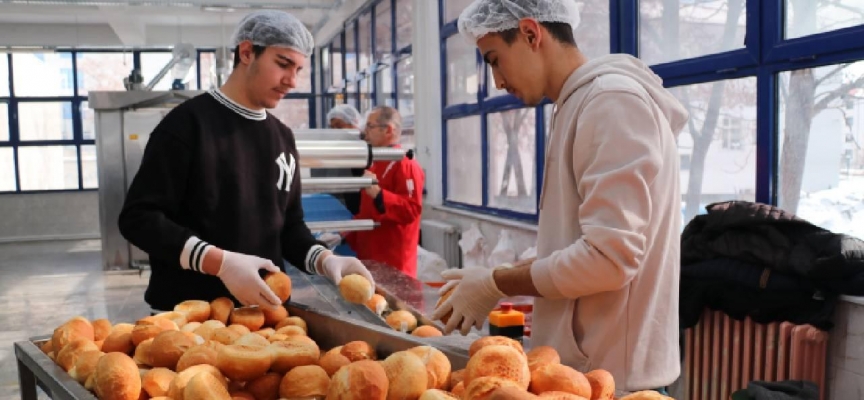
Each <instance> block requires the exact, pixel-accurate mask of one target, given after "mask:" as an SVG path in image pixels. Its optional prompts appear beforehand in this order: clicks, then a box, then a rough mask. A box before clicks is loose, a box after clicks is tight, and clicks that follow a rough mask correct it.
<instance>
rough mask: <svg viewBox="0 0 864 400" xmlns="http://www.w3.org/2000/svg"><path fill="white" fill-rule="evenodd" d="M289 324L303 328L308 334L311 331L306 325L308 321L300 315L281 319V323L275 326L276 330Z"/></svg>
mask: <svg viewBox="0 0 864 400" xmlns="http://www.w3.org/2000/svg"><path fill="white" fill-rule="evenodd" d="M289 325H293V326H299V327H301V328H303V332H306V333H307V334H308V332H309V327H308V326H306V321H304V320H303V318H300V317H288V318H285V319H283V320H281V321H279V323H278V324H276V326H275V328H276V332H279V330H280V329H282V328H284V327H286V326H289Z"/></svg>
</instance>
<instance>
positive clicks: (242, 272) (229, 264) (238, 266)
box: [216, 250, 282, 309]
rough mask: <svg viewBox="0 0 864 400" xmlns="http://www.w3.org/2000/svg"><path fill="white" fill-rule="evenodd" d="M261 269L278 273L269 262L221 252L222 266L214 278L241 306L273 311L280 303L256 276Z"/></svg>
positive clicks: (244, 255) (277, 268)
mask: <svg viewBox="0 0 864 400" xmlns="http://www.w3.org/2000/svg"><path fill="white" fill-rule="evenodd" d="M262 268H263V269H266V270H267V271H270V272H279V271H280V270H279V267H277V266H275V265H273V262H272V261H270V260H267V259H264V258H261V257H256V256H250V255H247V254H241V253H233V252H230V251H224V250H223V253H222V266H221V267H220V268H219V273H217V274H216V276H218V277H219V279H222V282H223V283H224V284H225V287H227V288H228V291H229V292H231V294H232V295H234V297H236V298H237V300H239V301H240V303H242V304H243V305H246V306H251V305H257V306H261V307H266V308H270V309H274V308H276V307H277V306H279V305H280V304H282V302H281V301H279V297H278V296H276V294H275V293H273V291H272V290H270V287H269V286H267V284H266V283H264V280H263V279H261V276H260V275H258V271H259V270H260V269H262Z"/></svg>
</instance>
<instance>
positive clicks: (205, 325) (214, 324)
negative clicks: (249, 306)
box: [193, 319, 225, 340]
mask: <svg viewBox="0 0 864 400" xmlns="http://www.w3.org/2000/svg"><path fill="white" fill-rule="evenodd" d="M224 327H225V324H224V323H222V322H221V321H216V320H212V319H211V320H207V321H204V322H202V323H201V326H199V327H198V328H197V329H195V330H194V331H193V332H194V333H195V334H196V335H198V336H201V337H202V338H204V340H210V339H212V338H213V332H216V330H217V329H219V328H224Z"/></svg>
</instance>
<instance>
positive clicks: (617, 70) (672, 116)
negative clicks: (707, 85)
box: [555, 54, 688, 136]
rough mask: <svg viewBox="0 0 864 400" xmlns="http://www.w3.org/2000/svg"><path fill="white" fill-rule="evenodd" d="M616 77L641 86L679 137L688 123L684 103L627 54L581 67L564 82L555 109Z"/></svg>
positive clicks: (610, 56)
mask: <svg viewBox="0 0 864 400" xmlns="http://www.w3.org/2000/svg"><path fill="white" fill-rule="evenodd" d="M609 74H616V75H623V76H627V77H629V78H631V79H633V80H635V81H636V82H638V83H639V84H640V85H641V86H642V87H643V88H644V89H645V91H646V92H647V93H648V95H649V96H650V97H651V98H652V99H653V100H654V102H655V103H656V104H657V106H658V107H659V108H660V111H661V112H662V113H663V115H664V116H665V117H666V120H667V121H669V126H670V127H671V128H672V132H673V133H674V134H675V135H676V136H677V135H678V134H679V133H680V132H681V130H682V129H683V128H684V124H686V123H687V118H688V113H687V110H686V109H685V108H684V106H683V105H682V104H681V102H679V101H678V99H676V98H675V96H673V95H672V93H671V92H669V91H668V90H667V89H666V88H664V87H663V80H662V79H660V77H659V76H657V74H655V73H654V72H653V71H651V69H650V68H648V66H647V65H645V63H643V62H642V61H640V60H639V59H637V58H635V57H633V56H631V55H628V54H611V55H608V56H603V57H598V58H595V59H593V60H590V61H588V62H587V63H585V64H583V65H582V66H581V67H579V68H578V69H577V70H576V71H573V73H572V74H571V75H570V77H569V78H567V81H566V82H564V87H563V88H562V89H561V94H560V96H559V97H558V101H556V102H555V104H556V106H557V107H558V108H560V107H561V106H562V105H563V104H564V102H565V101H566V100H567V99H568V98H569V97H570V95H572V94H573V92H575V91H576V90H578V89H579V88H580V87H582V86H583V85H585V84H588V83H590V82H591V81H593V80H594V79H595V78H597V77H599V76H603V75H609Z"/></svg>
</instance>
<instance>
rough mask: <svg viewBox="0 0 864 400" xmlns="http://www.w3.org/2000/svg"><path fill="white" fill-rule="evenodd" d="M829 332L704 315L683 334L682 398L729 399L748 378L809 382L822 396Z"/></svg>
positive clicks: (723, 315)
mask: <svg viewBox="0 0 864 400" xmlns="http://www.w3.org/2000/svg"><path fill="white" fill-rule="evenodd" d="M827 351H828V334H827V333H826V332H825V331H822V330H819V329H817V328H814V327H813V326H810V325H795V324H792V323H789V322H782V323H778V322H773V323H770V324H758V323H755V322H753V321H752V320H751V319H750V318H747V319H745V320H744V321H737V320H734V319H732V318H730V317H729V316H727V315H726V314H724V313H723V312H720V311H710V310H706V312H705V313H704V314H703V315H702V319H701V320H700V321H699V323H698V324H696V326H694V327H692V328H690V329H687V330H686V331H685V332H684V369H683V371H682V372H683V374H684V376H683V379H684V391H685V397H684V398H685V399H690V400H728V399H729V398H730V396H731V395H732V393H734V392H735V391H737V390H739V389H745V388H746V387H747V384H748V383H749V382H751V381H769V382H773V381H783V380H790V379H792V380H808V381H812V382H814V383H816V385H818V386H819V390H820V395H819V398H820V400H825V393H826V391H825V381H826V379H825V367H826V359H827Z"/></svg>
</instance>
